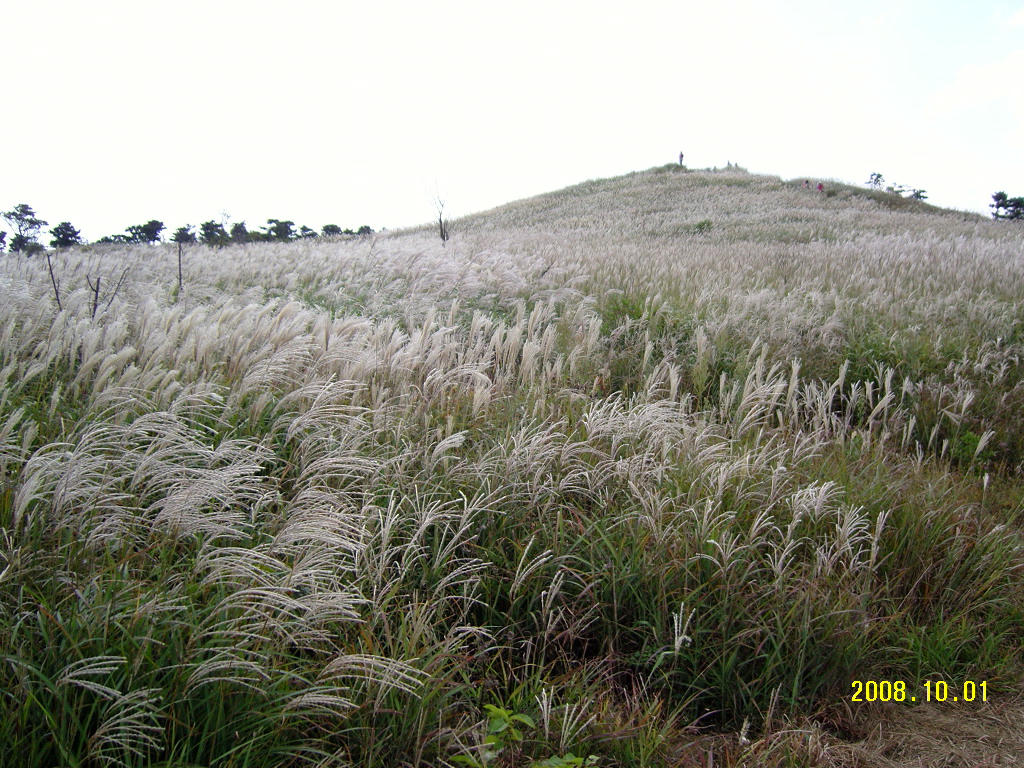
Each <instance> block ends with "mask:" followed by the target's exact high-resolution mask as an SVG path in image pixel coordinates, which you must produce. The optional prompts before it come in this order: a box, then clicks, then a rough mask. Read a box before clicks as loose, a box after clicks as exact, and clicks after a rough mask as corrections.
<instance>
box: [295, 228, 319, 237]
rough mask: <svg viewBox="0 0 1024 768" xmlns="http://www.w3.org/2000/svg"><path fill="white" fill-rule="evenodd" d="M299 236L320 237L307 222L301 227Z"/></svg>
mask: <svg viewBox="0 0 1024 768" xmlns="http://www.w3.org/2000/svg"><path fill="white" fill-rule="evenodd" d="M298 236H299V237H301V238H303V239H307V238H310V237H318V235H317V233H316V230H315V229H310V228H309V227H307V226H306V225H305V224H303V225H302V226H301V227H299V235H298Z"/></svg>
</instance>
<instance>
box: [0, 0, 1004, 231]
mask: <svg viewBox="0 0 1024 768" xmlns="http://www.w3.org/2000/svg"><path fill="white" fill-rule="evenodd" d="M0 19H2V22H3V42H2V43H0V71H3V72H4V73H5V77H4V85H5V87H4V89H3V92H2V93H3V116H2V118H0V147H2V153H3V154H2V157H3V159H2V162H0V210H9V209H10V208H11V207H13V206H14V205H15V204H17V203H22V202H24V203H28V204H29V205H31V206H33V207H34V208H35V209H36V212H37V214H38V215H39V216H40V217H41V218H43V219H46V220H48V221H49V222H50V224H51V225H54V224H56V223H57V222H59V221H65V220H67V221H71V222H72V223H73V224H75V226H77V227H78V228H79V229H81V230H82V234H83V236H85V237H86V238H88V239H90V240H94V239H97V238H99V237H101V236H103V235H107V234H113V233H115V232H121V231H123V230H124V228H125V227H127V226H128V225H130V224H138V223H143V222H145V221H147V220H149V219H152V218H156V219H160V220H162V221H164V222H165V223H166V224H167V226H168V231H170V230H172V229H174V228H176V227H178V226H181V225H182V224H185V223H191V224H198V223H199V222H200V221H205V220H208V219H219V218H220V217H221V214H222V213H223V212H227V213H228V214H230V216H231V221H232V222H236V221H239V220H243V219H244V220H246V221H247V223H248V224H249V226H250V228H257V227H259V226H260V225H262V224H263V223H265V222H266V219H267V218H269V217H274V218H282V219H292V220H294V221H295V222H296V223H297V224H306V225H309V226H312V227H314V228H317V229H319V228H320V227H321V226H322V225H323V224H325V223H335V224H339V225H341V226H342V227H353V228H354V227H358V226H360V225H362V224H369V225H370V226H372V227H373V228H374V229H380V228H381V227H388V228H395V227H400V226H406V225H411V224H417V223H422V222H426V221H428V220H430V219H431V218H432V217H434V216H435V215H436V214H435V211H434V208H433V205H432V202H431V197H432V195H433V194H434V193H435V190H436V191H438V192H440V195H441V197H442V199H444V200H445V201H446V203H447V208H446V212H448V213H450V214H451V215H452V216H456V217H457V216H459V215H462V214H466V213H471V212H474V211H479V210H484V209H487V208H491V207H494V206H496V205H500V204H501V203H504V202H508V201H511V200H515V199H519V198H522V197H527V196H531V195H535V194H538V193H541V192H546V191H550V190H554V189H559V188H561V187H564V186H567V185H569V184H572V183H576V182H579V181H583V180H586V179H590V178H599V177H606V176H613V175H618V174H622V173H626V172H629V171H633V170H642V169H646V168H649V167H651V166H654V165H661V164H664V163H668V162H673V161H676V160H677V159H678V154H679V152H680V151H682V152H684V153H685V155H686V163H687V165H689V166H691V167H710V166H724V165H725V164H726V163H727V162H733V163H739V164H740V165H742V166H744V167H746V168H748V169H750V170H751V171H753V172H761V173H771V174H777V175H780V176H782V177H784V178H795V177H798V176H819V177H833V178H838V179H841V180H845V181H848V182H853V183H858V184H860V183H863V182H864V181H866V180H867V178H868V176H869V175H870V174H871V173H872V172H874V171H878V172H880V173H882V174H884V176H885V177H886V179H887V180H888V181H890V182H895V183H901V184H904V185H908V186H912V187H920V188H924V189H926V190H927V191H928V193H929V195H930V200H931V202H934V203H936V204H939V205H946V206H951V207H956V208H962V209H971V210H978V211H986V210H987V205H988V203H989V202H990V197H991V195H992V193H993V192H995V191H998V190H1005V191H1006V192H1008V193H1009V194H1010V195H1011V196H1017V195H1024V151H1022V146H1021V137H1022V136H1024V89H1022V88H1021V84H1020V73H1021V72H1022V71H1024V1H1022V0H1007V1H1003V0H989V1H987V2H975V1H974V0H859V1H858V2H856V3H853V2H849V1H846V2H833V1H832V0H780V1H777V2H766V1H765V0H756V1H754V0H705V1H702V2H690V1H688V0H681V1H677V2H667V1H666V2H655V1H653V0H632V2H630V3H626V2H622V1H621V0H620V1H619V2H615V3H610V2H596V1H592V2H568V1H560V0H540V1H539V2H536V1H534V0H517V1H516V2H501V3H498V2H486V1H485V0H477V1H476V2H469V1H459V0H422V1H419V2H402V1H400V0H378V1H376V2H375V1H373V0H358V1H354V0H335V2H327V0H321V1H320V2H306V1H305V0H290V2H287V3H285V2H263V1H261V0H247V1H246V2H238V1H235V0H219V1H218V0H203V1H201V2H193V1H192V0H175V2H157V1H147V0H132V1H131V2H113V1H107V0H93V1H92V2H84V1H83V0H63V1H62V0H32V1H31V2H28V1H22V0H0ZM44 239H45V240H46V241H48V240H49V236H48V235H44Z"/></svg>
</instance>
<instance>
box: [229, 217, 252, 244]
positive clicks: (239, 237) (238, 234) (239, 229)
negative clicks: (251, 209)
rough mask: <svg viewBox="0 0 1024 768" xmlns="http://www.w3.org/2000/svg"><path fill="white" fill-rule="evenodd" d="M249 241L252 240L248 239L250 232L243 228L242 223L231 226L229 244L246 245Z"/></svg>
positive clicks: (243, 223)
mask: <svg viewBox="0 0 1024 768" xmlns="http://www.w3.org/2000/svg"><path fill="white" fill-rule="evenodd" d="M251 239H252V238H251V237H250V232H249V230H248V228H247V227H246V226H245V222H244V221H240V222H238V223H237V224H232V225H231V242H233V243H248V242H249V240H251Z"/></svg>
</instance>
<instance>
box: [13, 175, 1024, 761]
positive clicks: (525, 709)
mask: <svg viewBox="0 0 1024 768" xmlns="http://www.w3.org/2000/svg"><path fill="white" fill-rule="evenodd" d="M840 202H842V203H844V204H845V206H846V207H845V208H844V207H841V206H840V205H839V203H840ZM712 221H713V222H714V225H713V229H712V228H711V227H710V226H709V227H707V228H704V229H706V230H708V231H712V232H713V236H711V237H693V236H692V235H693V234H694V232H693V231H692V230H691V229H690V228H691V227H693V226H694V224H693V222H698V225H699V226H702V225H703V224H704V223H705V222H712ZM702 228H703V227H702ZM645 233H646V234H645ZM651 233H664V234H659V235H655V234H651ZM435 240H436V237H435V236H434V235H433V233H432V232H428V231H423V232H417V231H410V232H404V233H398V234H395V235H392V236H390V237H382V238H377V239H375V240H374V241H372V242H368V241H358V242H357V241H354V240H352V241H331V242H324V243H319V244H312V243H309V242H307V241H302V242H296V243H290V244H284V243H268V244H249V245H245V246H238V247H232V248H226V249H223V250H221V251H218V252H217V254H216V258H214V257H213V255H212V254H206V255H204V254H201V253H197V254H195V258H193V259H190V260H189V263H188V264H186V265H184V268H185V269H186V270H187V271H189V274H186V275H185V276H184V281H185V283H186V284H187V285H188V286H189V290H188V291H187V292H185V293H183V294H180V295H178V296H176V297H175V300H174V301H173V302H171V301H169V300H166V301H165V300H164V298H162V297H166V296H167V295H168V291H167V285H170V284H171V282H173V281H174V280H176V279H177V273H176V270H177V263H176V261H175V260H174V259H173V258H171V257H172V253H171V251H170V250H168V251H167V252H166V253H165V254H164V256H166V257H167V258H165V259H163V260H161V258H160V255H159V251H157V252H154V255H153V257H152V258H147V259H146V260H141V261H139V262H138V266H137V268H136V269H135V270H134V271H133V273H132V278H131V280H126V283H125V285H124V287H123V289H122V290H121V291H119V292H118V295H117V296H116V297H114V299H113V300H112V301H111V304H110V306H109V307H106V308H105V309H104V311H103V312H96V313H95V317H94V316H93V312H92V305H91V303H90V301H91V297H90V295H89V294H88V293H87V292H85V291H78V292H74V291H72V292H71V293H68V294H66V295H62V296H61V306H60V307H57V306H56V304H55V303H54V302H53V301H52V296H51V295H50V294H48V293H47V291H48V290H49V286H50V282H49V275H48V274H46V272H45V266H44V265H40V264H39V263H36V262H33V261H29V260H20V261H19V260H11V261H6V262H4V263H3V265H2V271H0V280H2V281H3V285H4V286H5V297H6V299H7V300H6V301H5V303H4V305H3V306H2V307H0V342H2V343H0V471H2V477H0V690H3V691H4V694H3V696H2V697H0V744H4V745H5V747H6V748H7V749H8V750H9V754H16V755H18V759H19V760H20V762H22V763H23V764H28V765H49V764H57V763H60V764H67V765H81V766H83V767H84V766H87V765H92V764H98V763H106V764H112V765H124V766H136V765H149V764H161V763H164V764H193V765H211V764H234V765H243V764H244V765H251V766H261V765H267V766H270V765H275V766H276V765H298V764H303V763H311V764H324V765H326V764H332V763H338V764H360V765H394V764H399V763H401V764H408V765H423V766H426V765H444V764H449V763H451V762H452V761H453V759H454V758H456V757H459V756H462V757H465V758H467V759H468V758H470V757H473V758H474V759H482V758H481V755H482V754H483V752H482V751H481V743H480V742H481V734H482V733H484V732H485V731H486V728H487V727H489V720H488V718H487V717H486V716H485V715H484V714H483V713H487V712H491V713H494V712H505V713H508V715H509V716H508V717H507V718H505V719H506V720H508V721H509V722H512V723H520V724H521V725H524V726H525V725H526V723H527V721H528V722H529V723H532V724H533V726H532V727H528V728H526V727H524V728H523V729H522V732H521V735H522V739H517V740H514V741H515V744H514V745H513V744H512V741H509V742H508V745H507V746H508V749H507V750H506V752H505V757H506V758H507V759H509V760H511V759H512V758H513V756H514V757H515V759H519V760H531V761H548V764H554V763H552V761H553V760H555V759H556V758H557V759H561V760H563V762H564V761H565V760H568V759H569V757H570V756H573V757H577V756H585V757H586V758H589V757H590V756H591V755H593V756H595V757H597V758H598V761H599V762H598V764H604V763H606V762H607V763H608V764H614V763H615V761H618V763H621V764H631V765H632V764H636V765H650V766H661V765H664V766H668V765H677V764H679V763H680V761H681V760H685V759H691V758H692V759H694V760H696V759H698V758H697V757H694V755H697V754H699V755H701V757H700V758H699V759H705V758H706V757H707V751H706V750H703V748H704V747H705V746H707V747H708V748H709V749H710V750H711V754H712V755H713V756H714V757H713V759H714V760H715V761H716V764H723V765H728V764H737V765H738V764H743V763H744V761H745V762H746V763H747V764H762V765H770V764H775V763H777V762H779V761H787V760H788V761H790V762H801V761H803V762H801V764H821V765H829V764H830V762H829V761H830V760H832V761H833V763H831V764H842V763H841V759H843V758H842V754H843V753H842V745H837V743H836V739H838V738H839V736H838V735H837V734H835V733H833V734H828V733H826V732H825V731H824V730H822V729H821V728H820V727H819V726H812V725H807V726H806V727H804V726H803V725H801V726H800V727H799V728H790V727H789V725H787V724H788V723H793V722H800V723H806V722H807V718H809V717H811V716H814V715H818V714H820V713H822V712H826V713H828V712H834V711H835V706H836V704H835V703H836V702H837V701H845V699H844V696H845V695H846V694H847V693H848V689H849V684H850V681H851V679H854V678H857V679H860V678H864V677H867V676H868V675H875V676H878V677H879V678H880V679H881V676H883V675H890V676H894V675H900V676H902V677H903V678H906V679H907V680H908V681H909V680H918V681H919V680H921V679H924V678H928V677H930V676H947V677H958V678H960V679H967V677H968V676H972V677H977V676H987V678H988V679H989V680H990V681H991V690H992V691H993V692H1000V695H1003V694H1006V695H1009V694H1008V693H1007V692H1009V691H1012V690H1013V689H1014V685H1015V684H1016V683H1017V682H1019V680H1020V675H1021V671H1022V669H1024V667H1022V659H1021V657H1020V652H1019V648H1020V647H1021V645H1022V643H1021V640H1022V638H1021V637H1020V629H1019V628H1020V626H1021V617H1022V615H1024V595H1022V593H1021V590H1020V588H1019V586H1018V584H1017V582H1018V581H1019V579H1017V574H1019V571H1020V569H1021V567H1022V566H1024V540H1022V538H1021V529H1020V519H1021V513H1022V510H1021V509H1020V504H1019V497H1020V493H1019V491H1020V488H1021V485H1020V482H1021V481H1020V466H1019V465H1020V459H1021V455H1022V454H1021V450H1022V449H1021V446H1020V445H1019V442H1020V439H1019V433H1020V430H1018V429H1017V427H1018V426H1019V424H1018V422H1019V417H1018V411H1019V408H1018V407H1017V406H1018V405H1019V399H1020V391H1021V387H1020V382H1021V379H1022V376H1021V368H1020V365H1021V364H1020V361H1021V359H1022V358H1021V354H1020V339H1019V332H1018V325H1019V309H1018V306H1019V302H1020V297H1021V296H1022V295H1024V282H1022V280H1021V277H1020V275H1021V274H1022V270H1020V269H1019V267H1020V258H1021V257H1020V254H1021V253H1022V252H1024V248H1021V245H1022V243H1021V234H1020V233H1019V232H1017V231H1016V230H1011V229H1008V228H1005V227H1002V228H1000V227H997V226H995V225H990V224H989V223H985V222H976V221H975V222H965V221H962V220H961V219H957V218H955V217H936V216H931V215H929V216H927V217H925V216H921V215H919V214H918V213H917V212H915V211H913V210H911V209H908V210H904V211H887V210H883V209H879V207H878V206H875V205H873V204H870V205H869V204H867V201H864V200H861V199H856V198H850V199H846V198H845V197H843V196H842V195H838V196H837V198H835V199H833V200H830V201H828V203H827V204H826V203H825V202H824V200H822V199H821V198H820V196H819V197H815V196H808V195H806V194H805V193H803V192H802V191H801V190H799V189H792V188H790V187H787V185H785V184H783V183H782V182H781V181H779V180H777V179H770V178H765V177H758V176H753V175H749V174H745V173H744V174H740V175H736V174H730V173H714V172H700V171H692V172H688V173H685V174H684V173H665V172H664V169H662V170H661V171H657V170H656V171H654V172H650V173H640V174H633V175H630V176H628V177H623V178H620V179H611V180H604V181H595V182H590V183H588V184H586V185H582V186H580V187H577V188H574V189H571V190H567V191H566V192H565V193H554V194H552V195H546V196H541V197H540V198H535V199H533V200H530V201H524V202H522V203H519V204H514V205H512V206H509V207H506V208H505V209H501V210H498V211H495V212H492V213H490V214H488V215H487V216H486V217H479V218H470V219H466V220H464V221H463V222H461V223H460V225H459V227H458V236H457V237H455V238H453V239H452V240H451V241H449V242H448V243H447V244H446V245H445V246H443V247H442V246H441V245H440V244H438V243H436V242H435ZM129 255H130V254H126V253H124V252H120V251H119V252H117V253H116V254H114V256H115V257H116V258H124V257H126V256H129ZM79 258H80V257H78V256H76V255H75V253H74V252H70V253H69V254H66V257H65V258H64V260H63V261H62V268H65V269H68V270H72V271H74V270H76V269H78V270H81V269H82V268H84V266H85V264H84V262H83V261H81V260H79V261H76V259H79ZM90 258H93V257H90ZM268 296H272V297H273V298H271V299H269V300H268V299H267V298H266V297H268ZM979 626H984V627H985V628H986V630H987V632H986V633H985V635H984V636H980V635H979V633H978V632H976V631H975V630H976V628H977V627H979ZM513 714H515V715H521V716H522V718H524V720H514V719H510V718H511V717H512V715H513ZM840 719H842V718H840ZM855 726H856V716H854V718H853V719H852V720H851V719H850V718H846V719H845V720H843V727H844V728H846V729H847V730H848V731H850V732H852V729H854V728H855ZM517 727H518V726H517ZM702 728H703V729H705V731H701V729H702ZM482 729H483V730H482ZM706 729H713V730H714V733H708V732H706ZM694 750H697V751H696V752H695V751H694ZM701 750H703V751H701ZM474 756H475V757H474ZM705 761H706V760H705ZM773 761H774V762H773ZM808 761H809V762H808ZM814 761H817V762H816V763H815V762H814Z"/></svg>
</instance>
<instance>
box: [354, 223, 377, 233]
mask: <svg viewBox="0 0 1024 768" xmlns="http://www.w3.org/2000/svg"><path fill="white" fill-rule="evenodd" d="M356 234H357V235H372V234H373V229H371V228H370V226H369V225H368V224H363V226H361V227H360V228H359V229H358V230H356Z"/></svg>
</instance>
